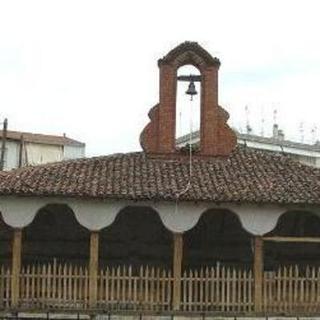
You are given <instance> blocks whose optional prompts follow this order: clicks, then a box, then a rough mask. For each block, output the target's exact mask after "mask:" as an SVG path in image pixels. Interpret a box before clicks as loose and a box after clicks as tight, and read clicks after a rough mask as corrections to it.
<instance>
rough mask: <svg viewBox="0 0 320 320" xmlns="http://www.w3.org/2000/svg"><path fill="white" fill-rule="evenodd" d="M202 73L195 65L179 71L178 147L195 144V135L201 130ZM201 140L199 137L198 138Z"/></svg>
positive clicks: (177, 100) (177, 107) (177, 104)
mask: <svg viewBox="0 0 320 320" xmlns="http://www.w3.org/2000/svg"><path fill="white" fill-rule="evenodd" d="M200 100H201V82H200V71H199V70H198V69H197V68H196V67H195V66H193V65H189V64H188V65H184V66H182V67H180V68H179V69H178V70H177V94H176V146H177V147H178V148H181V147H184V146H186V145H189V144H190V138H191V142H192V144H193V142H194V140H196V137H195V136H194V134H195V133H196V132H199V130H200ZM197 138H198V139H197V140H199V137H197Z"/></svg>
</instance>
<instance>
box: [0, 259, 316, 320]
mask: <svg viewBox="0 0 320 320" xmlns="http://www.w3.org/2000/svg"><path fill="white" fill-rule="evenodd" d="M11 277H12V276H11V270H10V268H8V267H4V266H2V267H1V268H0V308H1V309H2V310H3V309H10V308H11ZM180 283H181V287H180V288H181V302H180V311H182V312H217V313H220V314H223V313H225V314H231V313H232V314H236V313H241V314H251V313H254V310H255V308H254V278H253V274H252V271H251V270H241V269H239V268H233V267H224V266H217V267H213V268H203V269H200V270H186V271H184V272H183V274H182V277H181V279H180ZM173 284H174V279H173V276H172V273H171V271H170V270H164V269H160V268H152V267H148V266H146V267H140V268H138V269H135V268H133V267H131V266H121V267H120V266H119V267H110V268H105V269H101V270H100V271H99V273H98V276H97V289H98V292H97V305H96V308H98V309H103V310H110V311H155V312H162V311H172V297H173ZM262 288H263V296H262V301H263V306H262V307H263V310H262V311H263V313H265V314H270V315H271V314H275V315H276V314H287V315H294V314H309V315H312V314H319V313H320V267H308V266H307V267H305V266H288V267H284V266H282V267H280V268H279V269H278V270H276V271H265V272H264V275H263V283H262ZM18 307H19V308H21V309H32V310H50V309H55V310H57V309H60V310H67V309H69V310H88V309H89V307H90V306H89V274H88V269H87V268H86V267H79V266H72V265H70V264H57V263H56V262H53V263H48V264H45V265H31V266H24V267H23V268H22V270H21V273H20V296H19V305H18Z"/></svg>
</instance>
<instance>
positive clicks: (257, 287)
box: [254, 236, 263, 312]
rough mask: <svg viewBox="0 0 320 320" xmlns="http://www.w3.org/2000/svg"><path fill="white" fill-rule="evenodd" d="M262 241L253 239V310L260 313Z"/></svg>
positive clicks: (257, 238)
mask: <svg viewBox="0 0 320 320" xmlns="http://www.w3.org/2000/svg"><path fill="white" fill-rule="evenodd" d="M262 283H263V239H262V237H260V236H256V237H255V238H254V310H255V311H256V312H261V311H262Z"/></svg>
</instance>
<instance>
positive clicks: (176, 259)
mask: <svg viewBox="0 0 320 320" xmlns="http://www.w3.org/2000/svg"><path fill="white" fill-rule="evenodd" d="M182 256H183V234H182V233H174V234H173V298H172V306H173V309H174V310H179V309H180V302H181V272H182Z"/></svg>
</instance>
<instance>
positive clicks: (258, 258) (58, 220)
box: [0, 199, 320, 315]
mask: <svg viewBox="0 0 320 320" xmlns="http://www.w3.org/2000/svg"><path fill="white" fill-rule="evenodd" d="M10 201H11V200H10V199H9V200H8V202H7V203H6V204H2V206H1V213H2V219H1V227H0V244H1V251H0V258H1V267H0V271H1V274H0V305H1V308H2V309H3V310H62V311H66V310H69V311H74V312H76V311H81V312H92V311H103V312H145V313H159V312H160V313H177V314H179V313H188V314H189V313H195V314H199V313H202V314H203V313H205V314H221V315H258V314H267V315H271V314H274V315H280V314H281V315H293V314H294V315H297V314H303V315H312V314H316V313H319V311H320V310H319V309H320V307H319V305H320V303H319V302H320V263H319V261H320V259H319V258H320V250H319V249H320V220H319V217H318V216H317V210H315V209H314V208H293V207H292V208H283V207H282V208H278V207H277V208H275V207H269V208H268V207H265V208H264V207H262V206H257V207H254V206H250V207H245V206H241V207H236V206H231V205H229V206H227V205H226V206H212V205H208V204H206V205H196V204H182V205H180V206H178V207H177V206H176V205H174V204H173V205H171V204H165V205H164V204H151V203H141V204H139V203H121V202H117V203H112V205H110V204H109V203H105V202H103V203H101V204H99V206H96V205H93V203H92V204H91V205H85V204H84V203H78V202H77V201H74V202H70V203H68V202H66V201H65V200H64V201H61V202H60V201H59V200H58V201H54V202H52V200H49V199H48V200H43V202H41V203H35V202H32V199H29V200H28V201H27V200H25V202H24V204H23V200H22V202H20V203H21V205H17V203H19V201H17V199H14V202H10ZM22 204H23V205H22ZM267 215H268V216H267ZM88 217H90V219H88ZM266 217H267V220H266ZM266 221H267V222H266Z"/></svg>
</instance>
